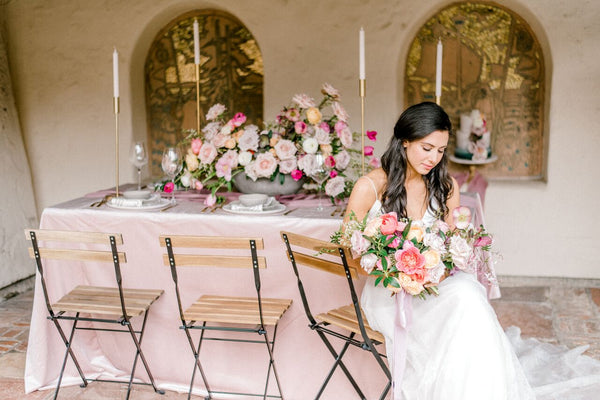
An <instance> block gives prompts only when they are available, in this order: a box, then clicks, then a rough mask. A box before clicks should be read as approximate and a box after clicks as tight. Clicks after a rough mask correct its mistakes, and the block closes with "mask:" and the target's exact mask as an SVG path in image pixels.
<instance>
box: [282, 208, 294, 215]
mask: <svg viewBox="0 0 600 400" xmlns="http://www.w3.org/2000/svg"><path fill="white" fill-rule="evenodd" d="M296 210H297V208H290V209H289V210H287V211H286V212H284V213H283V214H282V215H288V214H289V213H291V212H292V211H296Z"/></svg>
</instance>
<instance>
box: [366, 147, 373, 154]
mask: <svg viewBox="0 0 600 400" xmlns="http://www.w3.org/2000/svg"><path fill="white" fill-rule="evenodd" d="M373 150H374V148H373V146H365V156H372V155H373Z"/></svg>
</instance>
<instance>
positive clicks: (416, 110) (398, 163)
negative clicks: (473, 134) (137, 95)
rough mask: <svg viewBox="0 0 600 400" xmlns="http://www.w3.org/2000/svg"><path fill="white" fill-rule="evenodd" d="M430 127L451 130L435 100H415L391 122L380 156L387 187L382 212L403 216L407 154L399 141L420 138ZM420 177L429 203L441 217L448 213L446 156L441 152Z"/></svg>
mask: <svg viewBox="0 0 600 400" xmlns="http://www.w3.org/2000/svg"><path fill="white" fill-rule="evenodd" d="M434 131H448V133H452V124H451V123H450V118H448V114H446V112H445V111H444V109H443V108H442V107H440V106H438V105H437V104H435V103H431V102H424V103H420V104H415V105H414V106H411V107H409V108H407V109H406V110H405V111H404V112H403V113H402V115H400V118H399V119H398V122H396V125H395V126H394V136H393V137H392V139H391V140H390V144H389V146H388V149H387V150H386V151H385V153H384V154H383V156H382V157H381V166H382V168H383V170H384V171H385V173H386V175H387V187H386V189H385V192H384V193H383V197H382V201H383V208H384V209H385V210H386V212H390V211H395V212H396V213H398V216H400V217H407V213H406V187H405V181H406V170H407V158H406V149H405V148H404V146H403V144H404V143H405V142H413V141H415V140H419V139H422V138H424V137H426V136H427V135H429V134H430V133H432V132H434ZM423 180H424V181H425V187H426V188H427V196H428V203H429V207H431V209H432V210H436V211H437V212H438V213H440V214H441V215H440V217H445V216H446V215H447V214H448V207H447V206H446V200H447V199H448V196H450V195H451V191H452V179H451V178H450V175H449V174H448V158H447V156H446V153H445V152H444V155H443V156H442V159H441V161H440V162H439V163H438V164H437V165H436V166H435V167H434V168H433V169H432V170H431V171H429V173H428V174H427V175H424V176H423Z"/></svg>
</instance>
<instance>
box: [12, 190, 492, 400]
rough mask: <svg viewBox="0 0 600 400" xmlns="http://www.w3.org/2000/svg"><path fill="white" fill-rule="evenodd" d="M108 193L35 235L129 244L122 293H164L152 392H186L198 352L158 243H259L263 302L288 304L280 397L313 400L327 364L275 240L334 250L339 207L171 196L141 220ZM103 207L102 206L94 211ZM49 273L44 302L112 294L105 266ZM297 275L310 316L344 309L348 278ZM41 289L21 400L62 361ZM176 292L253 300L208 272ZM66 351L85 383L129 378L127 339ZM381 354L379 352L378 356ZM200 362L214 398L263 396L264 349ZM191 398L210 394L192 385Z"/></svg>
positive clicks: (210, 354) (64, 212) (100, 338)
mask: <svg viewBox="0 0 600 400" xmlns="http://www.w3.org/2000/svg"><path fill="white" fill-rule="evenodd" d="M111 193H114V190H111V189H108V190H102V191H97V192H94V193H89V194H86V195H83V196H82V197H79V198H75V199H72V200H69V201H66V202H63V203H61V204H57V205H54V206H51V207H47V208H45V209H44V210H43V212H42V215H41V219H40V229H53V230H77V231H95V232H112V233H120V234H122V237H123V242H124V243H123V245H122V246H120V250H122V251H124V252H126V255H127V262H126V264H123V265H122V274H123V286H124V287H130V288H149V289H162V290H164V293H163V295H162V296H161V297H160V298H159V299H158V300H157V301H156V302H155V303H154V304H153V305H152V307H151V308H150V311H149V314H148V321H147V325H146V331H145V333H144V338H143V343H142V349H143V351H144V354H145V356H146V358H147V360H148V363H149V365H150V368H151V371H152V374H153V376H154V379H155V382H156V384H157V386H158V387H159V388H161V389H165V390H172V391H178V392H186V391H187V390H188V387H189V384H190V378H191V374H192V372H193V368H194V357H193V353H192V351H191V349H190V347H189V343H188V342H187V338H186V335H185V333H184V331H183V330H182V329H180V325H181V320H180V318H179V313H178V306H177V298H176V294H175V286H174V284H173V281H172V279H171V273H170V270H169V268H168V267H166V266H164V263H163V253H164V252H165V251H164V248H163V247H161V245H160V242H159V236H160V235H165V234H167V235H211V236H241V237H262V238H263V240H264V247H265V248H264V250H263V251H262V255H264V256H265V257H266V261H267V267H266V269H264V270H262V271H261V284H262V287H261V295H262V296H263V297H275V298H286V299H292V305H291V307H290V309H289V310H288V311H287V312H286V313H285V314H284V316H283V317H282V319H281V321H280V323H279V326H278V330H277V339H276V343H275V348H274V359H275V363H276V366H277V371H278V375H279V379H280V382H281V388H282V393H283V397H284V398H286V399H290V400H304V399H309V398H314V397H315V396H316V394H317V391H318V389H319V388H320V386H321V384H322V382H323V380H324V379H325V376H326V375H327V373H328V372H329V369H330V368H331V366H332V365H333V362H334V359H333V357H332V356H331V354H330V353H329V351H328V350H327V348H326V347H325V346H324V345H323V343H322V341H321V340H320V338H319V337H318V336H317V334H316V332H313V331H312V330H311V329H309V327H308V319H307V317H306V315H305V313H304V309H303V306H302V300H301V298H300V295H299V292H298V286H297V280H296V277H295V275H294V271H293V269H292V267H291V264H290V262H289V260H288V258H287V254H286V249H285V245H284V243H283V241H282V239H281V237H280V232H281V231H289V232H294V233H298V234H303V235H308V236H311V237H315V238H319V239H322V240H329V239H330V236H331V235H332V234H333V233H334V232H335V231H336V230H338V229H339V228H340V225H341V222H342V217H343V212H344V208H345V204H344V203H339V204H331V203H326V205H325V207H323V209H322V210H319V209H318V207H317V205H318V199H317V198H316V196H315V195H313V194H303V193H299V194H293V195H285V196H277V197H276V200H277V201H278V202H279V204H281V207H278V208H277V211H273V212H264V211H258V212H244V211H243V210H242V211H240V210H235V209H233V208H231V207H228V206H227V205H228V204H229V205H231V204H234V203H235V202H237V199H238V197H239V195H240V194H239V193H235V192H228V193H225V194H224V196H225V201H224V203H221V204H216V205H213V206H207V205H206V204H205V202H206V197H207V193H204V192H202V191H200V192H198V191H182V192H177V193H175V199H176V203H175V204H174V205H172V204H169V205H168V206H164V207H160V208H154V209H137V208H135V207H131V208H128V207H111V206H109V205H107V204H106V203H102V200H103V199H104V198H105V197H104V196H105V195H107V194H109V195H110V194H111ZM163 196H164V198H165V199H168V198H169V196H170V195H168V194H164V193H163ZM462 198H464V199H465V202H467V203H469V204H470V206H472V208H473V209H474V210H475V217H476V218H479V220H481V222H483V219H482V218H483V214H482V209H481V203H477V201H476V200H477V198H476V197H472V198H470V197H469V195H468V194H467V196H466V197H465V196H463V197H462ZM98 203H102V204H100V205H99V206H98ZM324 203H325V202H324ZM32 262H33V260H32ZM48 262H49V264H47V266H46V268H45V276H46V279H47V284H48V291H49V294H50V301H55V300H58V299H59V298H60V297H61V296H63V295H64V294H65V293H67V292H68V291H69V290H71V289H72V288H73V287H74V286H75V285H77V284H78V283H81V282H82V281H83V282H84V283H85V284H91V285H98V286H111V285H114V283H113V282H114V271H112V269H111V266H108V267H107V268H93V269H89V268H85V267H83V266H78V265H75V266H72V267H71V268H72V270H71V272H68V273H65V272H64V271H63V270H59V269H58V268H53V265H52V264H50V261H48ZM301 272H302V274H303V282H304V284H305V289H306V291H307V297H308V298H309V299H310V301H311V308H312V311H313V312H314V313H315V314H317V313H320V312H323V311H326V310H329V309H332V308H336V307H340V306H342V305H346V304H349V303H350V302H351V300H350V295H349V290H348V284H347V282H346V280H345V278H343V277H339V276H336V275H332V274H323V273H322V272H321V271H317V270H311V269H308V268H306V269H302V271H301ZM36 279H37V280H36V285H35V292H34V301H33V310H32V316H31V325H30V334H29V344H28V348H27V358H26V367H25V377H24V378H25V391H26V392H27V393H29V392H32V391H35V390H44V389H49V388H53V387H54V386H55V385H56V382H57V378H58V373H59V371H60V366H61V363H62V358H63V356H64V351H65V345H64V343H63V342H62V340H61V339H60V337H59V335H58V333H57V330H56V328H55V327H54V326H53V324H52V322H51V321H50V320H48V319H47V318H46V317H47V309H46V304H45V301H44V296H43V292H42V288H41V284H40V279H39V274H38V276H37V278H36ZM364 281H365V277H364V276H362V275H361V276H359V278H358V280H357V282H356V287H357V290H358V294H359V296H360V292H361V290H362V286H363V285H364ZM179 283H180V289H181V299H182V302H183V305H184V307H186V306H187V305H189V304H191V303H192V302H193V301H194V300H196V298H198V297H199V295H200V294H204V293H208V292H210V293H211V294H223V295H240V296H252V295H255V293H256V292H255V288H254V282H253V276H252V273H251V272H246V271H245V270H236V271H227V272H226V273H222V272H219V271H218V270H214V271H213V270H212V269H210V268H209V269H201V270H200V269H195V268H191V269H186V270H185V271H181V272H180V279H179ZM135 323H136V322H135V319H134V324H135ZM67 329H69V327H67ZM72 345H73V349H74V352H75V354H76V355H77V357H78V361H79V362H80V364H81V367H82V369H83V371H84V372H85V374H86V376H87V377H91V378H102V379H117V380H118V379H124V380H126V379H128V376H129V373H130V372H129V369H130V366H131V363H132V360H133V357H134V356H135V348H134V346H133V343H132V342H131V338H130V337H129V336H128V335H117V334H114V332H97V331H78V332H77V334H76V335H75V339H74V341H73V344H72ZM333 345H334V346H336V348H338V349H340V348H341V347H342V345H343V343H342V342H341V341H338V342H336V341H334V342H333ZM381 351H382V352H383V351H384V349H383V348H381ZM201 360H202V362H203V366H204V368H205V371H206V375H207V378H208V381H209V384H210V385H211V388H212V389H214V390H222V391H229V392H248V391H252V392H262V390H263V387H264V379H265V375H266V373H267V368H268V356H267V352H266V349H265V348H264V345H263V346H260V345H254V346H249V345H248V344H240V343H232V342H223V343H221V342H210V343H207V344H205V345H203V347H202V350H201ZM344 362H345V364H346V366H347V368H348V369H349V370H350V372H351V373H352V375H353V376H354V378H355V379H356V381H357V383H358V384H359V386H360V387H361V389H362V390H363V392H364V393H365V395H366V397H367V398H378V397H379V394H380V393H381V391H382V389H383V388H384V386H385V385H386V382H387V379H386V377H385V375H384V374H383V372H382V371H381V368H379V366H378V365H377V364H376V361H375V359H374V358H373V356H372V355H371V354H369V353H368V352H365V351H363V350H361V349H359V348H354V347H351V348H350V349H349V350H348V353H347V354H346V355H345V356H344ZM135 375H136V378H138V379H140V380H141V381H145V382H147V376H146V374H145V371H144V369H143V368H141V367H138V368H137V370H136V374H135ZM269 382H270V383H269V387H270V388H269V391H270V393H271V394H272V393H275V392H276V387H275V386H274V385H275V384H274V379H270V381H269ZM80 383H81V379H80V378H79V376H78V374H77V371H76V369H75V367H74V365H73V363H72V362H70V361H69V362H68V363H67V367H66V370H65V376H64V378H63V382H62V385H63V386H64V385H76V384H77V385H78V384H80ZM194 393H195V394H198V395H204V394H205V393H206V391H205V388H204V385H203V384H202V382H201V379H199V377H198V375H197V376H196V380H195V385H194ZM223 398H239V397H236V396H232V397H227V396H224V397H223ZM322 398H324V399H354V398H358V395H357V394H356V392H355V391H354V389H353V387H352V386H351V384H350V383H349V382H348V380H347V379H346V377H345V376H344V374H343V373H342V371H340V370H339V369H338V370H337V371H336V372H335V373H334V375H333V377H332V379H331V381H330V383H329V384H328V386H327V389H326V390H325V393H324V394H323V396H322Z"/></svg>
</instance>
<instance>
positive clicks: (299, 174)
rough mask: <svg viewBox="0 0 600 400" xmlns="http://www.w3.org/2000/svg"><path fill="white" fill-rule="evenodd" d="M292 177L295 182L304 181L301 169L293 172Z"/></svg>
mask: <svg viewBox="0 0 600 400" xmlns="http://www.w3.org/2000/svg"><path fill="white" fill-rule="evenodd" d="M290 175H291V176H292V179H294V180H295V181H299V180H300V179H302V171H300V170H299V169H296V170H294V171H292V173H291V174H290Z"/></svg>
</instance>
